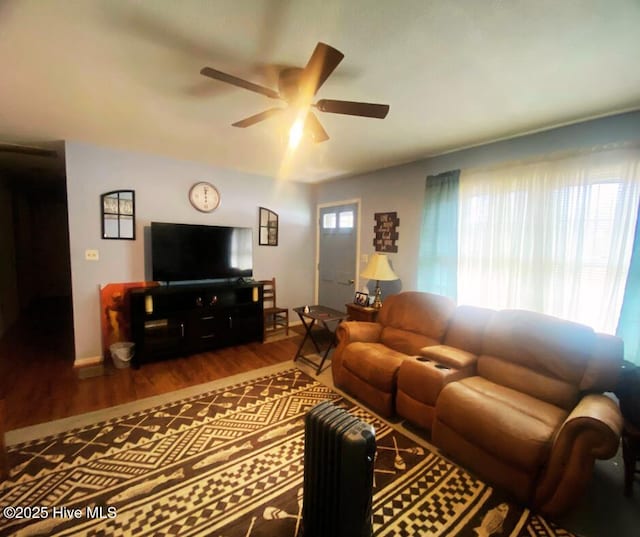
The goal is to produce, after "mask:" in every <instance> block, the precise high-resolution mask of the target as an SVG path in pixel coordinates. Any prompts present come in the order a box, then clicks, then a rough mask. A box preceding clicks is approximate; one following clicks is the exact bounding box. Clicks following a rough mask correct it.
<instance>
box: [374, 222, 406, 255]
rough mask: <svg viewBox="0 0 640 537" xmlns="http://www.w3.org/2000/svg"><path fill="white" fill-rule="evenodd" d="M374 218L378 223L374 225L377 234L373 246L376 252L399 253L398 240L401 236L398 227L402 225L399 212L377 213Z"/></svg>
mask: <svg viewBox="0 0 640 537" xmlns="http://www.w3.org/2000/svg"><path fill="white" fill-rule="evenodd" d="M374 219H375V221H376V223H375V225H374V226H373V233H374V235H375V237H374V239H373V246H374V247H375V249H376V252H391V253H397V251H398V245H397V244H396V241H397V240H398V236H399V233H398V231H397V228H398V226H400V219H399V218H398V213H397V212H392V213H375V214H374Z"/></svg>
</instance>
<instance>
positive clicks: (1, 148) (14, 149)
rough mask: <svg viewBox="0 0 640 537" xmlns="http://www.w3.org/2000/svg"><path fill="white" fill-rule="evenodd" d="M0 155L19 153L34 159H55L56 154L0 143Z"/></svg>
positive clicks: (40, 148) (47, 150) (40, 149)
mask: <svg viewBox="0 0 640 537" xmlns="http://www.w3.org/2000/svg"><path fill="white" fill-rule="evenodd" d="M0 153H19V154H22V155H31V156H34V157H55V156H57V155H58V153H56V152H55V151H54V150H53V149H45V148H44V147H35V146H30V145H18V144H6V143H0Z"/></svg>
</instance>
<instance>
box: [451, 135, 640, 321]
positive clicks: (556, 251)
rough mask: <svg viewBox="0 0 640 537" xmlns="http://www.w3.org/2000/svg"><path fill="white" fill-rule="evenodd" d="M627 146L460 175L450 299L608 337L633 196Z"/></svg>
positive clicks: (637, 176) (636, 172) (634, 164)
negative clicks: (564, 322)
mask: <svg viewBox="0 0 640 537" xmlns="http://www.w3.org/2000/svg"><path fill="white" fill-rule="evenodd" d="M639 162H640V151H639V150H638V148H637V147H635V148H626V149H614V150H600V151H593V152H590V153H588V154H580V155H574V156H571V157H563V158H555V159H549V160H545V161H538V162H530V163H524V164H515V165H512V166H507V167H501V168H494V169H491V170H468V171H463V172H462V174H461V176H460V206H459V213H458V214H459V243H458V302H459V303H461V304H474V305H479V306H486V307H491V308H496V309H505V308H518V309H529V310H533V311H539V312H542V313H547V314H549V315H554V316H557V317H561V318H564V319H569V320H573V321H576V322H581V323H584V324H587V325H589V326H591V327H593V328H594V329H596V330H598V331H602V332H606V333H610V334H613V333H615V330H616V323H617V321H618V316H619V314H620V307H621V304H622V298H623V295H624V289H625V283H626V279H627V272H628V269H629V260H630V257H631V251H632V246H633V238H634V229H635V222H636V218H637V216H638V215H637V212H638V199H639V196H640V165H639Z"/></svg>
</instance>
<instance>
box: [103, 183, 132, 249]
mask: <svg viewBox="0 0 640 537" xmlns="http://www.w3.org/2000/svg"><path fill="white" fill-rule="evenodd" d="M100 206H101V209H102V238H103V239H126V240H135V238H136V196H135V192H134V191H133V190H114V191H113V192H106V193H105V194H102V195H101V196H100Z"/></svg>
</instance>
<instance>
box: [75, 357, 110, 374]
mask: <svg viewBox="0 0 640 537" xmlns="http://www.w3.org/2000/svg"><path fill="white" fill-rule="evenodd" d="M73 370H74V371H75V372H76V375H78V378H81V379H86V378H89V377H98V376H100V375H104V359H103V357H102V356H88V357H86V358H76V359H75V360H74V362H73Z"/></svg>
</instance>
